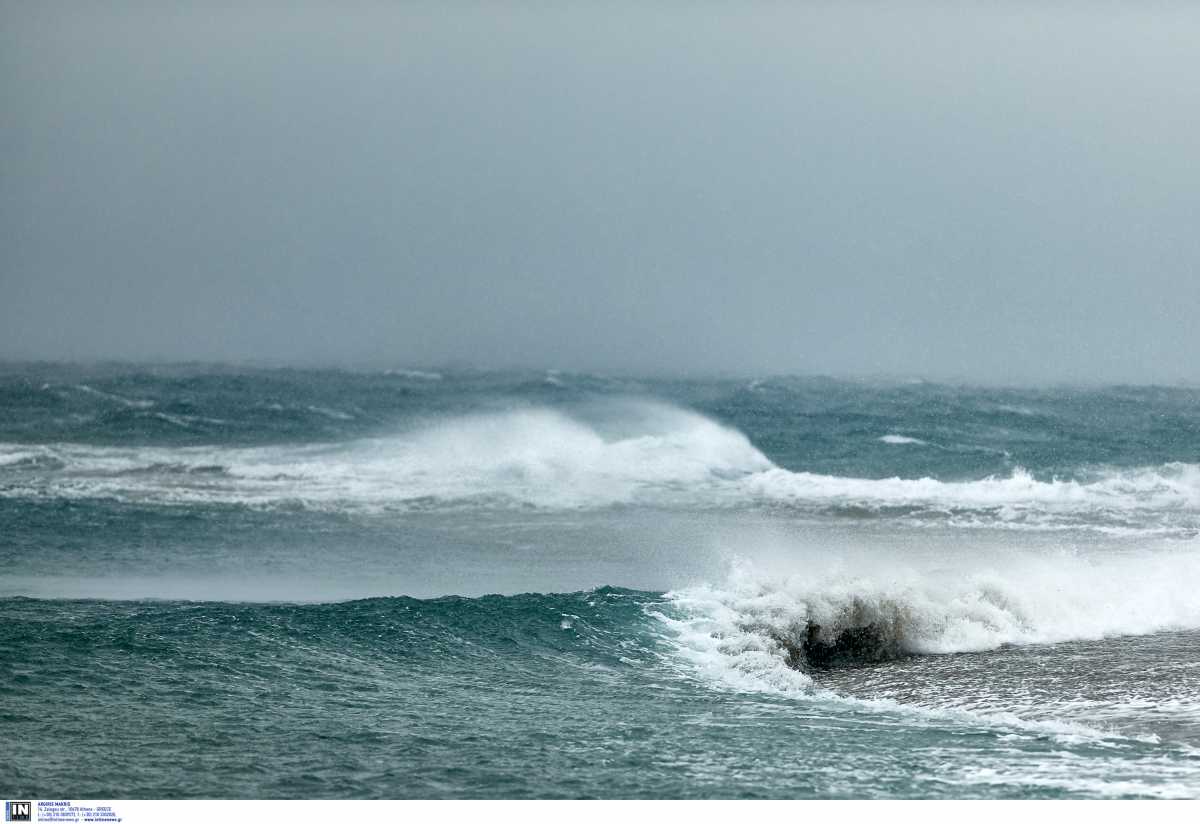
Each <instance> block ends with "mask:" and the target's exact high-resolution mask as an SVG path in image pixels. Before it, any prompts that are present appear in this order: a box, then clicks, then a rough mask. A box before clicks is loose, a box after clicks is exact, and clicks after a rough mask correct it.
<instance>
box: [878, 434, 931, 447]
mask: <svg viewBox="0 0 1200 824" xmlns="http://www.w3.org/2000/svg"><path fill="white" fill-rule="evenodd" d="M879 440H880V441H882V442H883V443H887V444H893V445H895V446H903V445H907V444H912V445H914V446H924V445H925V441H923V440H921V439H920V438H910V437H908V436H907V435H884V436H883V437H882V438H880V439H879Z"/></svg>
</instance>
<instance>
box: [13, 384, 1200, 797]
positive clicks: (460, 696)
mask: <svg viewBox="0 0 1200 824" xmlns="http://www.w3.org/2000/svg"><path fill="white" fill-rule="evenodd" d="M1195 395H1196V393H1195V391H1194V390H1191V389H1182V388H1178V389H1163V388H1136V387H1114V388H1105V389H1087V390H1083V389H981V388H972V387H966V386H947V385H939V384H929V383H910V382H887V381H875V382H870V381H855V382H844V381H832V380H828V379H801V378H772V379H762V378H759V379H745V378H739V379H732V378H731V379H723V380H713V379H703V380H701V379H677V380H648V379H633V378H616V377H606V376H596V375H589V374H584V373H568V372H544V371H538V372H487V371H476V370H466V371H455V370H445V371H441V372H437V373H432V372H428V371H427V370H411V369H391V370H379V371H357V372H349V371H337V370H321V371H306V370H296V369H236V368H230V367H204V366H195V365H192V366H174V367H166V366H164V367H157V368H154V369H152V370H147V369H141V368H131V367H113V366H106V367H99V366H92V367H80V366H68V365H59V366H47V365H20V366H16V367H9V368H8V369H7V370H6V371H4V372H3V373H2V374H0V406H2V407H3V410H4V412H5V414H4V415H3V416H0V534H3V535H4V536H5V539H4V541H3V542H0V563H2V564H3V569H4V573H3V575H0V611H2V612H3V614H4V621H3V622H2V626H3V630H0V648H3V649H4V650H5V654H6V656H7V657H8V658H9V660H13V661H18V662H21V663H20V664H18V665H17V667H16V668H15V669H13V670H11V671H9V672H6V673H5V674H4V675H3V676H0V677H2V678H3V679H4V681H3V682H0V687H2V688H3V689H4V690H5V691H6V692H5V694H6V695H7V696H8V699H9V700H8V703H7V706H9V707H11V708H12V709H10V710H8V714H7V715H6V716H4V722H3V723H5V724H7V725H10V726H11V727H12V729H13V730H15V731H16V732H18V733H20V734H21V735H22V736H35V737H36V738H37V740H57V741H63V742H64V743H63V747H70V746H72V745H71V743H70V742H71V741H72V740H74V739H73V738H72V735H76V734H86V735H87V736H89V738H88V740H89V741H92V742H97V741H98V742H100V743H99V746H100V747H101V748H102V749H105V751H108V752H111V753H113V754H114V757H116V754H118V753H124V755H122V756H121V758H122V760H121V761H119V762H113V763H121V764H130V763H133V764H136V765H137V770H138V772H137V774H138V775H139V776H141V777H140V778H138V779H137V780H136V782H135V786H136V788H137V790H138V792H139V793H146V794H162V793H168V794H169V793H178V794H183V795H199V796H206V795H211V794H213V793H214V792H217V784H216V783H214V782H215V781H216V780H217V778H216V776H217V775H218V774H219V772H220V771H219V770H215V771H210V772H204V771H201V772H198V773H197V772H194V771H193V772H189V773H188V775H189V776H190V777H189V778H187V779H186V780H183V779H181V778H180V776H181V775H182V774H183V772H186V771H183V769H182V766H181V764H182V762H181V761H180V759H181V758H182V757H183V755H182V753H185V752H188V751H191V750H195V748H196V747H199V748H200V751H201V752H203V753H205V757H207V758H211V759H213V760H214V763H221V764H242V765H244V766H245V765H248V764H250V763H252V762H253V763H262V762H263V761H264V760H267V761H270V762H271V763H273V764H278V765H281V766H280V767H279V768H278V769H273V770H272V771H268V772H256V771H255V770H253V769H250V768H249V767H248V766H246V768H245V769H239V774H240V777H239V778H237V779H236V780H235V781H234V783H233V784H228V783H227V782H226V781H225V780H224V779H221V790H220V791H221V792H223V793H230V792H232V793H234V794H236V795H245V796H261V795H279V796H289V797H290V796H294V795H297V794H304V795H319V796H343V795H367V796H376V795H378V796H397V795H399V796H410V795H412V796H442V795H452V796H483V797H491V796H501V797H503V796H510V795H518V796H539V797H540V796H576V795H596V796H627V795H633V796H649V797H654V796H661V795H663V794H666V795H671V796H685V797H694V796H709V795H721V796H726V795H728V796H736V797H746V796H750V797H755V796H764V797H779V796H828V795H834V796H841V795H855V796H859V795H861V796H908V795H929V796H951V797H960V796H999V797H1011V796H1019V797H1027V796H1047V797H1061V796H1086V797H1094V796H1169V797H1179V796H1187V797H1190V796H1195V795H1196V794H1197V792H1198V791H1200V787H1198V785H1197V784H1196V780H1195V777H1196V774H1197V773H1196V758H1197V753H1198V752H1200V749H1197V748H1198V747H1200V705H1198V704H1197V702H1196V690H1195V661H1194V660H1193V659H1194V655H1193V654H1192V651H1193V650H1194V649H1195V644H1196V640H1197V638H1198V637H1200V636H1198V635H1197V633H1200V602H1197V600H1196V596H1195V593H1196V592H1198V591H1200V562H1198V561H1197V557H1196V541H1197V535H1198V534H1200V462H1197V460H1196V456H1197V454H1200V420H1198V419H1197V416H1196V409H1197V408H1200V406H1197V404H1196V401H1197V398H1196V396H1195ZM80 661H85V662H87V666H88V667H89V672H94V673H97V674H96V675H95V676H92V679H93V680H92V682H91V683H96V684H97V685H98V686H97V691H96V692H95V693H94V695H95V696H96V697H95V699H91V698H87V697H85V699H83V701H82V703H81V702H80V699H78V698H77V697H76V698H72V699H71V700H70V701H68V695H67V693H65V692H63V690H69V689H72V688H71V686H70V685H71V684H73V683H76V681H73V680H71V677H69V675H68V677H66V678H65V680H64V674H69V673H72V672H74V671H75V668H76V667H77V666H78V665H79V664H78V662H80ZM513 695H521V696H524V698H523V699H522V700H521V701H519V702H514V701H513V700H511V696H513ZM172 696H175V697H174V698H172ZM93 700H95V701H102V702H104V707H105V708H104V709H103V710H101V709H100V708H99V705H96V706H95V707H94V708H93V709H88V707H89V706H92V705H91V704H90V703H89V702H90V701H93ZM497 701H500V703H502V704H503V707H500V706H498V705H497V703H496V702H497ZM68 705H69V706H73V707H78V708H79V709H78V711H77V715H78V717H76V715H71V714H67V715H64V714H63V713H62V711H61V707H63V706H68ZM56 707H57V708H59V709H58V710H56V711H51V710H52V709H53V708H56ZM247 713H253V714H254V715H253V718H252V717H251V716H250V715H248V714H247ZM531 714H532V715H531ZM134 716H138V717H142V718H144V722H143V723H140V724H136V725H130V724H129V723H128V719H130V718H132V717H134ZM254 718H258V719H263V718H266V719H270V723H271V725H272V727H271V729H277V730H278V731H279V732H271V731H269V730H266V729H262V728H259V727H257V726H255V725H256V724H257V723H258V722H257V721H255V720H254ZM317 718H321V719H327V720H316V719H317ZM89 719H90V720H89ZM536 719H541V720H536ZM570 719H575V720H574V721H572V720H570ZM615 719H625V720H623V721H621V722H620V723H618V722H617V721H616V720H615ZM314 724H315V725H316V726H315V727H314V726H313V725H314ZM327 724H335V725H337V726H336V729H337V730H340V732H337V733H336V735H337V736H338V737H339V739H340V740H342V741H343V743H344V746H343V747H342V748H341V750H340V752H341V753H342V755H340V756H339V759H341V760H339V761H338V762H337V763H333V762H329V761H327V760H326V759H325V758H324V757H323V756H321V755H320V754H319V752H323V751H314V754H313V755H311V756H308V757H305V758H298V757H297V756H295V755H289V754H288V752H289V749H292V748H291V747H290V744H288V739H287V735H288V733H287V731H288V730H296V729H309V730H324V729H326V725H327ZM67 725H71V729H79V730H83V731H84V732H83V733H69V731H68V729H67ZM334 729H335V728H334V727H329V728H328V730H326V731H325V732H320V733H319V734H320V735H327V734H329V735H332V734H335V733H334V732H333V730H334ZM222 730H227V731H229V734H232V733H233V732H235V731H238V732H237V735H236V736H235V737H233V738H228V739H227V738H225V737H223V736H224V735H225V733H222V732H221V731H222ZM247 730H252V732H250V733H247V732H246V731H247ZM472 730H474V731H475V732H471V731H472ZM531 730H533V731H534V732H533V733H531V732H530V731H531ZM781 730H782V731H784V733H785V734H783V735H781ZM480 731H486V736H483V737H477V738H472V736H478V735H479V733H480ZM68 733H69V734H68ZM493 735H494V736H498V737H499V738H498V739H497V740H503V741H505V742H507V743H506V744H505V752H506V753H510V754H511V753H517V754H518V755H517V756H513V757H514V758H516V760H510V758H509V756H508V755H502V754H501V753H500V752H499V750H497V749H496V746H495V744H494V743H492V739H491V737H490V736H493ZM697 736H700V737H701V739H702V743H698V739H697ZM29 740H32V739H29ZM234 740H236V741H239V742H241V743H239V744H238V745H237V746H238V749H239V752H238V753H234V752H233V751H232V750H231V742H232V741H234ZM545 741H552V742H554V746H555V748H557V749H559V750H561V751H562V752H567V753H575V755H570V756H568V757H566V758H565V760H559V761H557V762H555V765H549V764H547V765H545V766H544V767H542V768H537V769H529V768H528V765H527V764H526V763H525V762H526V761H527V760H528V759H529V758H531V757H532V756H531V755H530V752H532V750H530V749H529V748H533V749H536V748H537V747H539V746H541V745H540V744H539V743H538V742H545ZM630 741H638V742H642V743H639V744H637V745H636V746H635V747H634V749H633V750H632V751H631V750H630V749H629V747H630V743H629V742H630ZM786 741H792V742H795V743H794V745H785V744H784V743H783V742H786ZM197 742H199V743H197ZM422 742H424V743H422ZM587 742H592V743H590V744H588V743H587ZM414 747H415V748H416V749H414ZM589 747H599V748H600V750H601V751H603V752H606V753H610V754H615V753H618V752H624V753H626V755H625V756H622V757H621V758H620V759H617V760H616V761H611V759H610V763H609V765H608V766H601V767H597V766H596V765H595V764H593V763H592V762H591V760H590V759H591V757H592V756H588V755H586V752H590V751H591V750H589V749H588V748H589ZM698 748H702V749H700V750H698ZM781 748H782V749H781ZM701 751H702V752H703V760H702V761H701V762H698V763H696V764H694V765H693V766H691V767H687V768H684V769H683V770H682V771H681V770H680V768H679V766H678V759H680V758H689V757H698V756H697V755H696V754H697V753H698V752H701ZM40 752H41V754H40V755H38V754H35V753H32V752H31V753H29V754H28V756H29V758H30V759H31V760H22V762H21V763H33V764H36V765H37V772H36V774H35V773H26V772H24V769H23V768H18V769H11V768H10V769H9V771H8V773H7V774H6V775H5V780H6V781H7V782H9V783H11V784H12V786H17V787H25V788H27V789H28V790H29V792H30V793H31V794H33V793H35V791H36V790H38V789H39V788H40V787H42V786H43V784H42V783H40V782H44V781H45V780H46V779H45V778H44V777H45V776H50V777H52V778H53V780H55V781H60V782H64V783H65V784H69V785H70V786H72V787H76V788H78V789H79V790H80V791H81V792H83V793H84V794H86V793H87V792H91V793H93V794H102V793H101V790H104V789H105V788H109V787H111V786H113V782H114V781H115V780H117V779H118V778H121V779H122V780H125V778H126V769H125V768H124V767H122V768H120V769H119V770H107V769H105V768H103V767H102V766H100V765H95V766H91V767H88V768H87V769H84V770H82V771H80V770H79V769H78V762H77V760H75V759H73V758H71V757H69V755H68V753H67V750H66V749H56V748H51V749H50V750H48V751H47V750H42V751H40ZM131 752H136V753H146V754H147V755H145V756H143V755H129V753H131ZM929 752H951V753H953V754H954V757H953V758H952V759H949V760H943V762H944V763H945V764H946V766H945V767H943V768H939V769H938V771H936V773H935V774H932V775H929V776H926V778H920V777H919V776H917V775H916V774H914V773H913V772H912V770H911V769H910V768H909V767H906V766H905V764H906V763H907V762H906V761H905V759H906V758H907V757H908V756H907V755H906V754H912V753H929ZM347 753H348V754H347ZM381 753H383V754H385V755H386V757H387V760H388V761H389V762H393V763H395V764H398V765H403V767H404V769H403V770H402V774H403V780H401V779H399V778H398V777H397V776H398V775H400V774H399V773H397V774H396V775H393V774H392V773H390V772H388V771H386V770H385V771H382V772H380V771H378V770H377V769H376V768H372V767H370V765H371V764H372V763H376V760H377V759H378V758H379V757H380V754H381ZM631 753H632V754H631ZM748 753H749V754H750V755H747V754H748ZM763 753H771V754H773V756H772V757H774V758H777V759H780V760H779V764H780V765H781V766H780V767H779V768H778V769H775V770H770V771H767V772H766V773H761V772H760V773H759V778H758V779H757V781H756V783H754V784H752V785H747V784H745V783H741V782H735V783H730V781H729V779H728V776H729V775H731V774H732V775H736V774H737V773H738V771H739V770H744V769H749V765H750V763H751V762H750V761H747V760H746V759H747V758H750V759H752V760H753V762H754V763H759V761H760V760H761V758H762V757H763ZM522 754H523V755H522ZM689 754H690V755H689ZM864 754H870V758H871V759H873V760H874V762H875V763H876V765H877V767H878V771H877V772H876V773H875V777H874V778H871V779H864V778H863V776H862V774H861V772H860V765H861V758H862V757H863V756H864ZM606 757H608V756H606ZM143 758H149V759H150V760H149V761H144V760H143ZM1064 758H1066V759H1070V760H1071V763H1073V764H1075V765H1076V768H1075V769H1074V770H1073V771H1071V772H1069V773H1059V772H1057V771H1055V770H1051V769H1048V768H1043V767H1044V766H1045V765H1053V764H1055V763H1057V762H1058V761H1059V760H1061V759H1064ZM247 759H250V761H247ZM483 763H490V764H493V765H496V766H494V767H492V768H490V769H488V770H481V769H480V768H479V767H478V766H475V767H472V766H469V765H471V764H476V765H478V764H483ZM588 764H591V766H590V767H588V766H587V765H588ZM817 764H826V765H828V764H845V765H847V766H846V767H845V768H844V769H841V768H835V769H832V770H829V769H823V770H815V765H817ZM622 765H626V766H622ZM784 765H787V766H786V767H785V766H784ZM806 765H807V766H806ZM950 765H956V766H953V767H951V766H950ZM1038 765H1042V766H1038ZM68 768H70V769H71V771H72V774H71V775H67V773H66V772H64V770H66V769H68ZM314 771H315V772H314ZM348 771H349V772H348ZM581 771H582V772H581ZM351 773H353V775H359V776H361V775H370V776H373V777H372V778H371V779H370V780H366V779H355V778H353V777H352V775H351ZM310 774H311V775H313V776H319V777H312V778H304V776H305V775H310ZM988 776H991V778H988ZM750 787H752V788H753V789H748V788H750ZM85 791H86V792H85Z"/></svg>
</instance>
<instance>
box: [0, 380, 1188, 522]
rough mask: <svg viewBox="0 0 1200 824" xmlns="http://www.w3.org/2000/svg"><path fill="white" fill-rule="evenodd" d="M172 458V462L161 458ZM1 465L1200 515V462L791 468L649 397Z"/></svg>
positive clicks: (174, 487)
mask: <svg viewBox="0 0 1200 824" xmlns="http://www.w3.org/2000/svg"><path fill="white" fill-rule="evenodd" d="M323 411H324V410H323ZM340 414H345V413H340ZM888 437H899V436H888ZM891 442H898V441H895V440H894V441H891ZM905 442H906V443H907V442H908V441H907V440H906V441H905ZM162 467H171V468H172V471H170V472H159V471H156V469H157V468H162ZM0 470H3V471H4V473H5V474H4V475H0V495H3V496H7V497H22V496H33V497H68V498H70V497H111V498H117V499H122V500H124V499H128V500H138V501H149V502H158V503H172V502H184V503H191V502H217V503H234V504H246V505H251V506H271V505H275V504H280V503H286V504H288V505H296V504H299V505H302V506H310V507H315V508H354V507H368V508H370V507H375V508H380V507H382V508H388V507H401V508H403V507H411V506H421V507H429V506H440V505H502V506H513V505H516V506H532V507H539V508H566V509H571V508H596V507H608V506H614V505H632V504H641V505H649V506H675V507H679V506H682V507H746V506H767V507H788V508H792V509H796V510H800V511H811V512H814V513H818V514H830V513H832V514H845V515H848V516H852V517H856V518H861V517H874V516H879V517H887V518H893V519H900V520H905V521H909V522H916V523H921V522H928V521H930V520H932V521H934V522H937V523H943V522H950V523H952V524H954V525H957V526H978V525H981V524H982V525H988V526H994V525H1002V526H1010V527H1015V528H1036V529H1042V528H1047V527H1056V526H1063V527H1079V526H1085V527H1091V528H1098V529H1105V530H1111V531H1118V532H1119V531H1121V530H1130V531H1133V532H1142V531H1146V530H1150V531H1155V530H1159V531H1161V530H1163V529H1168V530H1195V529H1196V528H1198V527H1200V466H1197V465H1196V464H1187V463H1171V464H1166V465H1162V466H1158V467H1143V468H1134V469H1108V470H1092V471H1090V473H1087V474H1084V473H1081V474H1080V475H1079V477H1076V478H1069V479H1057V478H1051V479H1039V478H1036V477H1034V476H1033V475H1032V474H1031V473H1029V472H1027V471H1025V470H1024V469H1021V468H1019V467H1018V468H1015V469H1014V470H1013V471H1012V472H1011V474H1010V475H1008V476H1007V477H997V476H991V477H986V478H982V479H976V480H964V481H943V480H937V479H935V478H928V477H926V478H915V479H914V478H898V477H895V478H883V479H871V478H853V477H841V476H836V475H824V474H816V473H810V472H797V471H791V470H788V469H785V468H783V467H780V466H778V465H776V464H775V463H774V462H772V461H771V460H770V459H768V458H767V457H766V455H764V454H763V453H762V452H761V451H760V450H759V449H758V448H756V447H755V446H754V445H753V444H752V443H751V442H750V440H749V439H748V438H747V437H746V436H745V435H744V434H742V433H741V432H738V431H737V430H734V429H731V428H729V427H726V426H724V425H722V424H720V423H717V422H715V421H712V420H710V419H708V418H705V417H703V416H701V415H699V414H696V413H693V412H690V411H686V410H683V409H680V408H677V407H672V406H668V405H664V404H659V403H649V402H610V403H606V404H602V405H596V406H592V407H580V408H577V409H574V410H572V411H570V412H568V411H561V410H555V409H548V408H524V409H516V410H509V411H503V412H495V413H490V414H475V415H467V416H460V417H456V418H450V419H445V420H441V421H435V422H432V423H428V424H427V425H424V426H421V427H416V428H413V429H411V430H409V431H407V432H403V433H400V434H397V435H394V436H391V437H386V438H370V439H362V440H356V441H351V442H348V443H341V444H318V445H304V446H264V447H244V448H237V447H203V446H196V447H191V446H189V447H142V446H134V447H101V446H85V445H78V444H51V445H36V446H30V445H22V444H0ZM191 470H195V471H191Z"/></svg>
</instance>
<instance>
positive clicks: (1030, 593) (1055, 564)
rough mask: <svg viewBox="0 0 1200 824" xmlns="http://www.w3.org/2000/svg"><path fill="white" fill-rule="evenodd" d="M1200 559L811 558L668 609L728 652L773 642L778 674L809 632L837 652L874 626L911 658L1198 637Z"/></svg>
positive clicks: (1171, 552) (735, 577)
mask: <svg viewBox="0 0 1200 824" xmlns="http://www.w3.org/2000/svg"><path fill="white" fill-rule="evenodd" d="M1196 549H1197V547H1196V544H1195V542H1191V543H1187V544H1163V545H1161V546H1158V547H1156V548H1154V549H1153V550H1150V549H1147V550H1142V551H1137V552H1125V553H1121V552H1115V551H1113V552H1107V553H1091V554H1088V555H1082V554H1079V553H1076V552H1069V551H1060V552H1046V551H1044V550H1042V551H1038V552H1031V551H1020V550H1010V551H1008V552H1007V553H1005V554H1003V555H1000V554H997V553H996V552H995V550H994V549H991V550H989V551H971V550H964V551H963V552H962V553H960V554H959V555H957V556H955V557H951V558H946V557H942V556H938V555H933V556H927V557H916V558H914V557H912V556H909V555H907V554H904V553H900V552H896V551H872V552H863V553H861V554H858V555H857V556H851V557H848V556H847V555H846V554H844V553H838V552H830V553H827V554H824V555H822V554H820V553H817V552H813V551H809V552H807V553H802V554H800V555H798V556H795V557H793V558H792V560H791V562H790V565H791V566H800V567H803V569H802V570H800V571H792V572H786V573H785V572H783V571H782V570H781V569H780V568H778V567H773V568H765V567H762V568H760V567H756V566H754V565H751V564H750V563H749V562H741V563H739V565H738V566H737V567H736V568H735V569H734V571H733V573H732V574H731V575H730V578H729V580H728V581H727V582H726V583H725V584H723V585H722V586H720V587H712V586H701V587H696V588H691V589H685V590H680V591H678V592H674V593H671V596H670V597H671V598H672V600H673V601H674V602H675V603H676V604H677V605H678V606H679V607H680V608H681V609H682V610H683V611H684V613H686V614H688V615H691V616H693V620H694V621H696V622H699V625H701V626H703V627H705V628H706V629H705V632H708V633H710V634H712V635H713V636H714V637H720V638H722V639H724V642H725V643H728V642H729V639H731V638H736V637H739V636H741V635H745V634H750V635H753V636H756V637H762V638H765V639H768V641H771V642H772V643H773V644H774V646H773V647H772V648H771V651H772V652H773V655H774V657H775V658H776V659H777V660H778V661H779V662H782V661H783V658H784V656H785V652H786V650H785V648H784V645H783V643H782V642H783V641H784V640H790V641H791V642H794V643H795V644H796V645H797V646H798V645H800V644H801V643H802V642H803V640H804V638H805V633H806V631H807V627H808V626H809V625H810V624H817V625H819V626H820V627H821V628H822V631H821V637H822V638H823V639H828V640H832V639H833V638H834V637H835V636H836V635H837V634H838V633H840V632H841V631H843V630H847V629H855V628H861V627H866V626H872V627H875V628H876V630H877V631H878V632H879V633H880V635H881V637H882V639H883V640H884V641H886V642H887V643H888V644H890V645H892V646H893V647H894V649H895V650H896V651H897V652H901V653H950V652H978V651H983V650H989V649H995V648H997V647H1000V646H1002V645H1005V644H1047V643H1057V642H1062V641H1072V640H1097V639H1102V638H1108V637H1114V636H1119V635H1144V634H1149V633H1154V632H1160V631H1163V630H1172V629H1200V595H1198V594H1197V593H1200V555H1198V554H1197V552H1196ZM772 639H774V640H773V641H772ZM770 646H771V644H770V643H768V647H770Z"/></svg>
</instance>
